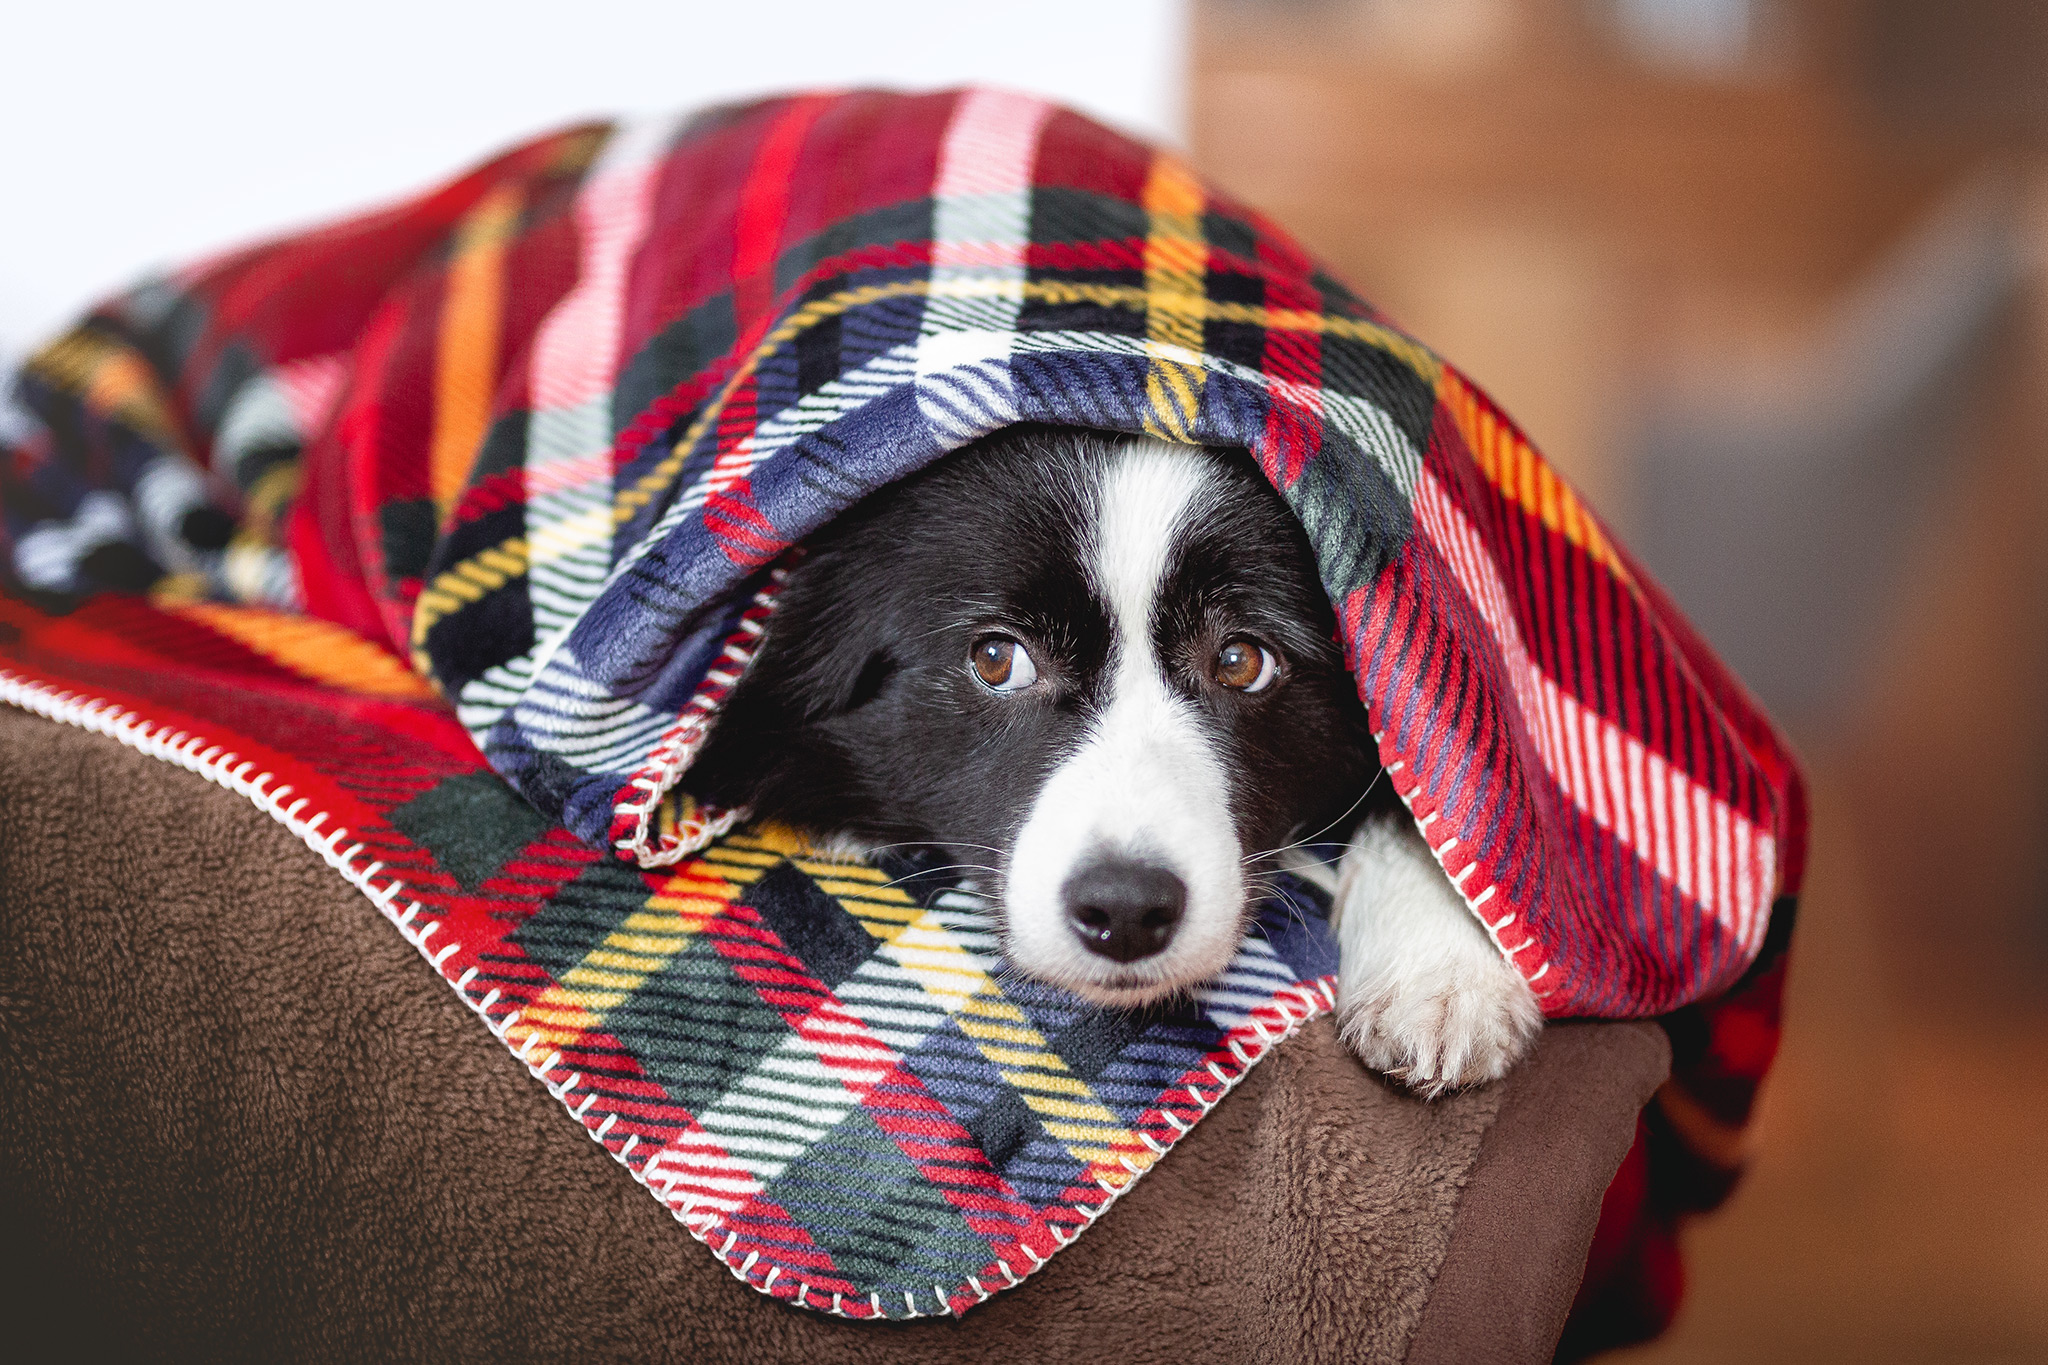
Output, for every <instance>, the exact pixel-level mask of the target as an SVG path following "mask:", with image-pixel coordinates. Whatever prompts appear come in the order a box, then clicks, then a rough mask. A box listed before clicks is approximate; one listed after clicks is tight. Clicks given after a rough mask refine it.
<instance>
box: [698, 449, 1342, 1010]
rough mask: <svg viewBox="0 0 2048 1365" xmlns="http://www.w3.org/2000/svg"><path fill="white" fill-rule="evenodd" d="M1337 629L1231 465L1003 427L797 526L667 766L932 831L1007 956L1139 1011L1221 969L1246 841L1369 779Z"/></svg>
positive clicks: (1248, 881)
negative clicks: (990, 901) (835, 513)
mask: <svg viewBox="0 0 2048 1365" xmlns="http://www.w3.org/2000/svg"><path fill="white" fill-rule="evenodd" d="M1334 635H1335V622H1334V618H1333V616H1332V614H1331V611H1330V607H1329V604H1328V602H1327V601H1326V599H1325V598H1324V595H1323V593H1322V590H1321V588H1320V587H1319V586H1318V583H1317V580H1316V575H1315V566H1314V560H1313V558H1312V556H1311V554H1310V552H1309V547H1308V544H1307V541H1306V539H1305V538H1304V536H1303V533H1302V530H1301V527H1300V525H1299V524H1298V523H1297V522H1296V521H1295V520H1294V518H1293V517H1292V516H1291V515H1290V514H1289V513H1288V511H1287V509H1286V508H1285V506H1284V505H1283V504H1282V503H1281V502H1280V499H1279V497H1278V495H1277V494H1275V493H1274V492H1273V490H1272V488H1271V487H1270V486H1269V485H1268V484H1267V483H1266V481H1265V480H1264V478H1263V477H1261V475H1260V474H1259V472H1258V470H1257V468H1256V467H1255V466H1254V465H1253V463H1252V462H1251V460H1250V458H1249V457H1248V456H1246V455H1245V454H1244V453H1243V452H1225V451H1215V450H1207V449H1203V448H1200V447H1194V446H1174V445H1166V444H1163V443H1161V442H1156V441H1139V440H1131V439H1128V438H1123V437H1113V436H1108V435H1104V434H1100V433H1094V432H1087V431H1079V430H1070V429H1063V428H1043V427H1037V428H1034V427H1015V428H1010V429H1008V430H1007V431H1004V432H1001V433H998V434H997V435H996V436H994V437H991V438H988V439H986V440H984V441H982V442H979V443H977V444H975V445H973V446H970V447H968V448H967V449H965V450H962V451H960V452H958V453H956V454H954V455H952V456H950V457H948V458H947V459H945V460H943V461H941V462H939V463H938V464H937V465H935V466H934V467H932V468H931V469H929V470H927V471H925V472H924V473H922V474H919V475H917V476H915V477H912V478H910V479H906V480H904V481H903V482H901V483H899V484H896V485H893V486H891V487H890V488H888V489H885V490H884V491H882V492H881V493H879V494H877V495H875V496H874V497H872V498H870V499H868V500H867V501H866V502H864V503H862V504H861V505H860V506H859V507H857V508H855V509H854V510H853V511H851V512H849V513H848V514H846V515H845V516H843V517H841V518H840V519H839V520H838V521H837V522H835V523H833V525H832V526H831V527H829V528H828V530H827V531H826V532H825V533H824V534H822V535H821V536H819V537H818V538H817V539H816V540H815V541H814V542H813V544H812V545H811V547H810V551H809V554H808V556H807V557H806V558H805V560H804V561H803V562H802V563H801V564H800V565H799V566H798V567H797V569H796V570H795V571H794V572H793V573H792V574H791V576H790V579H789V582H788V583H787V585H786V586H785V588H784V590H783V596H782V601H781V604H780V606H779V608H778V610H777V612H776V615H775V616H774V617H773V618H772V623H771V625H770V627H769V630H768V633H767V636H766V638H765V640H764V642H763V644H762V647H761V650H760V652H759V654H758V656H757V658H756V660H755V663H754V665H753V667H752V669H751V670H750V671H749V672H748V674H747V676H746V677H745V679H744V680H743V681H742V682H741V684H740V685H739V687H738V688H737V689H736V690H735V692H734V695H733V697H732V698H731V700H730V702H729V704H728V706H727V708H726V711H725V715H724V716H723V718H722V719H721V721H720V722H719V725H718V727H717V729H716V730H715V731H714V733H713V737H712V740H711V742H710V743H709V744H708V745H707V746H706V749H705V751H704V753H703V754H702V755H701V756H700V757H699V760H698V764H697V767H696V769H695V774H694V776H693V779H692V782H693V785H694V786H695V787H696V788H697V790H698V791H699V792H700V793H702V794H704V795H706V796H709V797H711V798H712V799H715V800H719V801H723V802H728V803H734V804H750V805H752V806H753V807H754V809H755V810H756V811H757V812H758V813H760V814H762V815H767V816H773V817H776V818H780V819H783V820H787V821H789V822H790V823H793V824H796V825H799V826H801V827H804V828H807V829H809V830H812V831H814V832H816V833H819V834H823V835H827V836H840V837H843V838H845V839H848V840H851V841H853V842H856V843H862V844H867V845H870V846H872V845H884V844H892V843H899V842H912V843H930V844H936V845H939V846H940V847H942V848H943V849H945V850H946V851H948V853H949V854H950V855H951V861H954V862H956V863H959V864H964V865H966V866H968V867H969V868H971V869H973V870H974V871H975V872H976V873H978V874H979V875H978V877H977V880H978V881H979V882H980V884H981V886H982V887H983V889H984V890H985V891H986V892H987V893H988V894H990V895H991V896H992V897H993V898H994V899H995V900H996V901H997V902H998V903H999V906H1000V909H1001V912H1002V918H1003V922H1004V928H1005V937H1006V943H1007V949H1008V955H1009V958H1010V960H1011V962H1012V963H1013V964H1014V965H1015V966H1017V967H1019V968H1020V969H1022V970H1024V971H1026V972H1029V973H1031V974H1032V975H1035V976H1039V977H1042V978H1045V979H1047V980H1051V981H1055V982H1058V983H1060V984H1062V985H1065V986H1068V987H1070V988H1072V989H1074V990H1076V991H1078V992H1080V993H1082V994H1084V995H1087V996H1089V997H1091V998H1093V999H1096V1000H1099V1001H1103V1002H1105V1003H1124V1004H1130V1003H1139V1002H1143V1001H1147V1000H1151V999H1155V998H1158V997H1160V996H1163V995H1166V994H1168V993H1171V992H1173V991H1175V990H1177V989H1179V988H1182V987H1185V986H1188V985H1191V984H1193V983H1195V982H1198V981H1201V980H1204V979H1206V978H1208V977H1210V976H1212V975H1214V974H1215V973H1216V972H1218V971H1220V970H1221V969H1222V967H1223V966H1224V965H1225V964H1226V963H1227V962H1228V961H1229V960H1230V958H1231V956H1232V954H1233V953H1234V952H1235V951H1236V948H1237V944H1238V941H1239V938H1240V936H1241V934H1242V928H1243V917H1244V912H1245V908H1246V904H1247V897H1248V890H1249V888H1250V887H1251V885H1252V884H1253V882H1254V880H1255V879H1256V877H1257V875H1258V874H1259V873H1260V872H1261V871H1264V870H1268V869H1270V868H1271V863H1270V862H1262V861H1261V860H1260V855H1263V854H1268V853H1270V852H1271V851H1273V850H1275V849H1278V848H1280V847H1282V846H1283V845H1285V844H1286V843H1287V842H1288V841H1289V840H1290V839H1292V838H1297V837H1300V836H1301V835H1304V834H1311V833H1315V832H1316V831H1317V829H1318V827H1319V826H1321V825H1324V824H1326V823H1328V822H1329V821H1331V820H1332V819H1334V818H1337V817H1340V816H1341V815H1342V814H1343V813H1344V812H1345V811H1346V809H1347V807H1349V806H1351V805H1353V804H1354V803H1355V802H1356V799H1357V798H1358V796H1359V794H1360V793H1361V792H1362V791H1364V790H1365V789H1366V787H1367V785H1368V783H1369V782H1370V780H1371V778H1372V777H1373V775H1374V773H1375V772H1377V770H1378V764H1377V762H1376V761H1375V760H1374V758H1373V756H1372V755H1373V747H1372V744H1371V740H1370V736H1369V735H1368V733H1367V727H1366V718H1365V711H1364V708H1363V707H1362V706H1361V705H1360V704H1359V701H1358V698H1357V692H1356V689H1355V685H1354V683H1353V681H1352V679H1351V676H1350V674H1349V673H1348V672H1347V671H1346V669H1345V667H1344V663H1343V659H1342V655H1341V653H1340V651H1339V648H1338V645H1337V643H1336V640H1335V638H1334Z"/></svg>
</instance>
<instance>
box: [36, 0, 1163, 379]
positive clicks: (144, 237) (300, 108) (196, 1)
mask: <svg viewBox="0 0 2048 1365" xmlns="http://www.w3.org/2000/svg"><path fill="white" fill-rule="evenodd" d="M1183 8H1184V0H1036V3H1013V2H1012V0H1000V3H998V2H997V0H840V2H839V3H834V2H833V0H751V3H750V2H749V0H726V2H725V3H710V2H708V0H669V2H668V3H661V2H660V0H555V3H551V4H550V3H537V2H536V0H496V3H475V0H342V2H341V3H334V2H333V0H329V3H317V0H316V3H303V0H301V2H300V3H294V0H101V3H97V4H83V3H63V2H62V0H15V3H10V4H6V5H4V6H0V11H4V18H0V361H5V360H7V359H11V358H14V357H15V356H16V355H18V353H19V351H20V350H21V349H23V348H25V347H26V346H28V345H30V344H32V343H33V342H35V341H37V340H39V339H40V338H42V337H44V336H46V335H47V334H49V333H50V332H51V331H52V330H54V329H55V328H57V327H59V326H61V325H62V324H63V323H64V322H65V321H66V320H67V319H68V318H69V317H70V316H71V315H72V314H74V313H75V312H77V311H78V310H79V309H80V308H81V307H83V306H84V305H85V304H86V303H87V302H89V301H90V300H91V299H93V298H94V297H97V296H98V295H100V294H102V293H104V292H106V291H108V290H111V289H113V288H116V287H118V286H120V285H122V284H124V283H125V282H127V281H128V280H129V279H131V278H133V277H134V276H135V275H136V274H138V273H139V272H140V271H142V270H144V269H146V268H148V267H150V266H152V265H155V264H159V263H168V262H175V261H177V260H180V259H182V258H184V257H187V256H190V255H192V254H194V253H196V252H200V251H205V250H210V249H212V248H215V247H219V246H223V245H226V244H229V243H232V242H234V241H237V240H239V239H243V238H247V237H251V236H256V235H260V234H263V233H267V232H270V231H272V230H275V229H277V228H281V227H286V226H290V225H292V224H295V223H300V222H306V221H310V220H314V219H318V218H321V217H323V216H326V215H329V214H332V213H336V212H340V211H343V210H347V209H351V208H355V207H358V206H361V205H364V204H366V203H369V202H374V201H376V200H379V199H383V198H387V197H390V196H393V195H396V194H399V193H402V192H405V191H408V190H411V189H414V188H417V187H420V186H423V185H426V184H431V183H432V182H434V181H436V180H438V179H440V178H441V177H443V176H444V175H447V174H448V173H450V172H452V171H455V170H458V169H460V168H461V167H462V166H464V165H465V164H466V163H468V162H470V161H472V160H474V159H476V158H478V157H480V156H481V155H483V154H485V153H487V152H489V151H491V150H493V149H495V148H497V147H499V146H501V145H503V144H506V143H509V142H512V141H515V140H517V139H518V138H520V137H521V136H523V135H525V134H527V133H530V132H535V131H538V130H540V129H542V128H545V127H548V126H550V125H553V124H558V123H562V122H565V121H567V120H570V119H572V118H576V117H579V116H584V115H589V114H606V113H613V112H620V111H641V110H653V109H669V108H688V107H691V106H694V105H698V104H703V103H708V102H710V101H713V100H720V99H726V98H730V97H733V96H736V95H743V94H750V93H757V92H764V91H770V90H777V89H787V88H794V87H799V86H818V85H840V86H845V85H858V84H871V83H872V84H887V85H894V86H899V87H906V88H921V87H933V86H944V85H950V84H954V83H957V82H960V81H967V80H977V81H992V82H998V83H1002V84H1006V85H1011V86H1017V87H1021V88H1027V89H1032V90H1037V91H1041V92H1044V93H1047V94H1050V95H1052V96H1053V97H1055V98H1058V99H1060V100H1063V101H1065V102H1067V103H1070V104H1074V105H1077V106H1080V107H1082V108H1085V109H1087V110H1089V111H1090V112H1092V113H1094V114H1096V115H1098V116H1100V117H1102V118H1105V119H1107V120H1109V121H1110V122H1113V123H1117V124H1120V125H1122V126H1124V127H1127V128H1130V129H1133V130H1135V131H1137V132H1140V133H1144V134H1147V135H1150V136H1153V137H1163V138H1165V139H1167V140H1173V139H1174V138H1175V135H1176V134H1177V132H1178V130H1179V127H1180V116H1179V110H1180V98H1181V96H1180V87H1181V66H1182V29H1183V15H1182V11H1183Z"/></svg>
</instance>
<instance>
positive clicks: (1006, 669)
mask: <svg viewBox="0 0 2048 1365" xmlns="http://www.w3.org/2000/svg"><path fill="white" fill-rule="evenodd" d="M973 657H974V676H975V677H977V678H980V679H981V681H982V683H983V684H984V685H985V686H986V687H988V689H989V690H990V691H992V692H1021V691H1023V690H1024V689H1025V688H1027V687H1029V686H1031V684H1033V683H1035V682H1037V681H1038V666H1037V665H1036V664H1034V663H1032V662H1031V655H1030V654H1028V653H1026V652H1025V649H1024V646H1022V645H1020V644H1018V643H1017V642H1016V641H1015V640H1013V639H1011V638H1010V637H1009V636H1007V635H984V636H982V637H981V638H980V639H979V640H976V641H975V642H974V656H973Z"/></svg>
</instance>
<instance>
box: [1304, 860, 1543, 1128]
mask: <svg viewBox="0 0 2048 1365" xmlns="http://www.w3.org/2000/svg"><path fill="white" fill-rule="evenodd" d="M1337 914H1338V920H1337V933H1338V940H1339V944H1340V946H1341V948H1342V953H1343V957H1342V962H1341V965H1340V966H1339V968H1338V998H1337V1017H1338V1029H1339V1031H1340V1033H1341V1034H1342V1036H1343V1038H1344V1041H1345V1043H1346V1044H1347V1045H1349V1046H1350V1048H1351V1049H1352V1050H1353V1051H1354V1052H1356V1053H1357V1054H1358V1056H1359V1058H1360V1059H1361V1060H1363V1061H1364V1062H1365V1064H1366V1065H1367V1066H1370V1067H1372V1068H1373V1069H1374V1070H1375V1071H1383V1072H1385V1073H1386V1074H1387V1075H1389V1076H1391V1077H1393V1078H1395V1079H1396V1080H1399V1081H1401V1082H1402V1083H1403V1084H1405V1085H1407V1086H1409V1087H1410V1088H1411V1089H1414V1090H1417V1091H1419V1092H1421V1093H1422V1094H1425V1095H1430V1096H1435V1095H1439V1094H1442V1093H1443V1092H1445V1091H1447V1090H1454V1089H1457V1088H1458V1087H1460V1086H1466V1085H1478V1084H1480V1083H1482V1082H1485V1081H1492V1080H1498V1079H1499V1078H1500V1077H1502V1076H1504V1075H1506V1074H1507V1071H1508V1068H1510V1067H1511V1066H1513V1065H1514V1064H1515V1063H1516V1062H1517V1061H1519V1060H1520V1059H1521V1058H1522V1056H1523V1054H1524V1053H1526V1052H1527V1051H1528V1050H1529V1046H1530V1044H1531V1043H1532V1042H1534V1041H1535V1038H1536V1034H1537V1031H1538V1030H1539V1029H1541V1028H1542V1026H1543V1010H1542V1007H1541V1006H1540V1005H1538V1004H1537V1001H1536V996H1535V993H1534V992H1532V991H1531V990H1530V989H1529V986H1528V983H1527V982H1525V981H1523V980H1522V977H1521V974H1520V973H1519V972H1517V971H1515V969H1514V968H1513V967H1510V966H1509V965H1508V964H1507V962H1506V960H1505V959H1503V958H1502V957H1501V955H1500V950H1499V949H1497V948H1495V947H1494V945H1493V941H1492V940H1491V939H1490V938H1488V937H1487V934H1486V931H1485V930H1484V929H1483V928H1481V927H1480V925H1479V923H1478V921H1477V920H1476V919H1474V918H1473V915H1472V912H1471V911H1470V910H1468V909H1467V908H1466V907H1465V904H1464V902H1463V901H1462V900H1460V899H1459V897H1458V893H1457V892H1456V891H1455V890H1454V889H1453V888H1452V886H1451V884H1450V881H1449V879H1447V878H1446V877H1445V876H1444V874H1443V869H1442V868H1440V867H1438V866H1437V863H1436V860H1435V858H1434V857H1432V856H1431V854H1430V852H1429V849H1428V847H1427V846H1426V845H1425V844H1424V843H1423V842H1422V837H1421V835H1419V834H1417V833H1416V832H1415V830H1414V828H1413V826H1412V825H1409V824H1408V822H1407V821H1406V820H1399V821H1390V822H1387V823H1384V824H1376V825H1370V826H1368V827H1366V828H1365V829H1362V830H1360V831H1359V833H1358V835H1357V836H1356V837H1355V838H1354V839H1353V840H1352V844H1351V848H1350V849H1349V850H1348V851H1347V853H1346V855H1345V858H1344V865H1343V867H1342V868H1341V869H1340V882H1339V890H1338V896H1337Z"/></svg>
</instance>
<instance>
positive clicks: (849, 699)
mask: <svg viewBox="0 0 2048 1365" xmlns="http://www.w3.org/2000/svg"><path fill="white" fill-rule="evenodd" d="M897 667H898V665H897V662H896V659H895V656H894V655H892V654H890V653H889V651H888V650H886V649H877V650H874V651H872V652H870V653H869V655H868V657H867V662H866V663H864V664H862V665H861V666H860V672H858V673H856V674H855V675H854V677H853V683H852V685H851V686H850V687H848V688H847V689H846V694H845V695H844V696H843V697H841V698H840V701H839V705H838V706H837V707H836V708H834V709H835V713H836V714H838V715H845V714H846V713H848V712H849V711H858V710H860V708H861V707H863V706H866V705H867V704H868V703H869V702H871V701H873V700H874V699H875V698H876V697H878V696H880V695H881V694H882V689H883V688H885V687H887V686H888V685H889V680H890V679H891V678H893V677H895V676H896V670H897Z"/></svg>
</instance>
